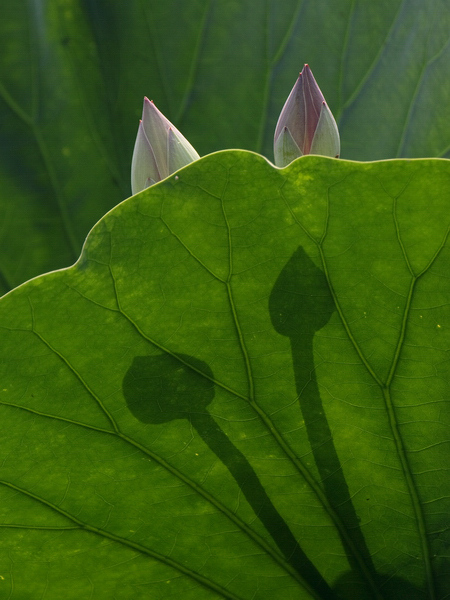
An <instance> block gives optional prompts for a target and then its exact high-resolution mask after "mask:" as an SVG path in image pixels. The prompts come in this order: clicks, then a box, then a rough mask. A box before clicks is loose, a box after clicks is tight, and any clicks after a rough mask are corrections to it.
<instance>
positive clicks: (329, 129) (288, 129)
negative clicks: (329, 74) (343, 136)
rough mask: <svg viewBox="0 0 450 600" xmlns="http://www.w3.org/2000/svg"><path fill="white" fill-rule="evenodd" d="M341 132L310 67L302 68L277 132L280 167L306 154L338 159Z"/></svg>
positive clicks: (276, 160)
mask: <svg viewBox="0 0 450 600" xmlns="http://www.w3.org/2000/svg"><path fill="white" fill-rule="evenodd" d="M339 152H340V141H339V131H338V128H337V125H336V121H335V120H334V117H333V115H332V114H331V111H330V109H329V108H328V104H327V103H326V102H325V98H324V97H323V94H322V92H321V91H320V88H319V86H318V85H317V83H316V80H315V79H314V76H313V74H312V72H311V69H310V68H309V66H308V65H305V66H304V67H303V70H302V72H301V73H300V75H299V77H298V79H297V81H296V83H295V85H294V87H293V88H292V91H291V93H290V94H289V97H288V99H287V100H286V103H285V105H284V106H283V110H282V111H281V114H280V117H279V119H278V123H277V126H276V129H275V137H274V154H275V164H276V166H277V167H285V166H287V165H288V164H289V163H290V162H292V161H293V160H294V159H296V158H298V157H299V156H303V155H304V154H321V155H323V156H333V157H335V158H338V157H339Z"/></svg>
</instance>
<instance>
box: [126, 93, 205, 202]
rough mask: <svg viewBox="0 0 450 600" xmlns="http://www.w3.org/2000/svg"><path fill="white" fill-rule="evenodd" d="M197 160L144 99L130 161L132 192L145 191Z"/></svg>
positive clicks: (184, 142) (162, 116)
mask: <svg viewBox="0 0 450 600" xmlns="http://www.w3.org/2000/svg"><path fill="white" fill-rule="evenodd" d="M198 158H200V155H199V154H198V153H197V152H196V151H195V150H194V148H193V147H192V146H191V144H190V143H189V142H188V141H187V139H186V138H185V137H184V136H183V135H182V134H181V133H180V132H179V131H178V129H177V128H176V127H175V126H174V125H172V123H171V122H170V121H169V120H168V119H166V117H165V116H164V115H163V114H162V112H161V111H159V110H158V109H157V108H156V106H155V105H154V104H153V102H150V100H149V99H148V98H144V108H143V111H142V121H140V123H139V129H138V134H137V138H136V143H135V145H134V152H133V159H132V161H131V191H132V193H133V194H137V193H138V192H140V191H142V190H145V188H147V187H149V186H150V185H153V184H154V183H157V182H158V181H161V180H162V179H165V178H166V177H168V176H169V175H170V174H171V173H174V172H175V171H178V169H181V167H184V166H186V165H188V164H189V163H191V162H193V161H194V160H197V159H198Z"/></svg>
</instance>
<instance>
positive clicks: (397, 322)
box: [0, 151, 450, 600]
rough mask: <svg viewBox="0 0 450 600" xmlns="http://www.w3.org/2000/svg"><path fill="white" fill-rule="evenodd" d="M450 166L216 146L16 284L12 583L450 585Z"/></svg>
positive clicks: (4, 568)
mask: <svg viewBox="0 0 450 600" xmlns="http://www.w3.org/2000/svg"><path fill="white" fill-rule="evenodd" d="M449 164H450V163H449V162H448V161H444V160H437V159H434V160H433V159H429V160H417V161H384V162H379V163H376V162H375V163H353V162H348V161H342V160H339V161H336V160H331V159H326V158H321V157H304V158H302V159H300V160H298V161H296V162H294V163H293V164H292V165H291V166H290V167H289V168H287V169H284V170H278V169H275V168H274V167H273V166H272V165H270V164H269V163H268V162H267V161H265V160H264V159H263V158H262V157H260V156H258V155H255V154H252V153H249V152H244V151H227V152H220V153H216V154H212V155H210V156H207V157H205V158H203V159H201V160H200V161H197V162H195V163H193V164H191V165H189V166H188V167H186V168H185V169H183V170H181V171H179V172H178V174H177V175H176V176H173V177H171V178H170V179H167V180H165V181H164V182H162V183H160V184H158V185H156V186H153V187H152V188H150V189H148V190H146V191H145V192H143V193H141V194H139V195H137V196H134V197H133V198H130V199H129V200H127V201H125V202H123V203H122V204H120V205H119V206H118V207H117V208H115V209H114V210H113V211H111V212H110V213H109V214H108V215H106V216H105V217H104V218H103V219H102V220H101V221H100V222H99V223H98V224H97V226H96V227H95V228H94V229H93V231H92V232H91V234H90V235H89V237H88V239H87V242H86V244H85V247H84V250H83V253H82V255H81V258H80V260H79V261H78V262H77V263H76V265H74V266H73V267H71V268H69V269H66V270H62V271H59V272H55V273H50V274H48V275H45V276H43V277H39V278H36V279H34V280H32V281H30V282H29V283H27V284H25V285H23V286H21V287H19V288H18V289H17V290H15V291H13V292H11V293H10V294H7V295H6V296H4V297H3V298H2V300H1V301H0V326H1V328H2V340H3V343H2V345H1V347H0V369H1V381H2V389H1V405H0V409H1V412H2V418H3V423H7V424H8V425H7V429H6V430H5V435H4V437H3V442H2V445H1V449H0V452H1V460H0V464H1V468H0V480H1V484H2V485H1V486H0V493H1V496H2V503H1V505H2V507H3V508H2V511H3V515H2V524H3V525H2V528H1V529H0V533H1V536H2V549H3V551H2V554H1V566H0V574H1V576H2V579H1V584H0V585H1V586H2V588H3V590H5V591H4V592H2V594H3V595H4V596H5V597H11V598H15V597H17V598H22V597H27V596H30V595H31V596H32V597H40V596H43V595H45V597H46V598H48V599H49V600H51V599H52V598H54V599H55V600H56V599H59V598H61V597H67V595H68V591H67V590H70V594H71V595H72V597H77V598H83V597H86V598H87V597H95V598H99V599H100V600H101V599H103V598H104V599H105V600H106V599H109V598H112V597H114V598H120V599H121V598H133V599H139V598H142V599H144V598H149V597H151V598H171V597H174V596H180V595H181V596H183V597H184V598H192V599H193V598H195V599H198V598H205V599H206V598H208V599H209V598H232V599H239V600H244V599H245V600H247V599H261V600H262V599H267V598H273V599H278V598H280V599H283V600H285V599H286V598H288V599H291V598H292V599H294V598H295V599H299V598H305V599H310V598H337V597H341V598H348V599H349V600H350V599H353V598H356V597H357V598H364V599H365V598H378V599H381V598H384V599H385V600H390V599H392V600H393V599H395V600H398V599H408V600H410V599H411V598H413V599H417V600H419V599H425V598H427V599H431V598H435V599H438V600H444V598H446V597H447V596H448V594H450V588H449V581H450V578H449V571H450V569H449V558H448V548H449V543H450V539H449V528H448V514H449V509H450V507H449V498H450V489H449V488H450V478H449V473H448V464H449V460H448V459H449V436H448V431H449V429H448V428H449V409H448V382H449V359H448V348H449V347H450V346H449V343H450V340H449V331H448V322H449V304H448V297H449V292H450V290H449V281H450V278H449V276H448V264H449V244H448V239H447V236H448V227H449V218H448V211H447V209H446V207H444V206H443V204H442V202H441V198H442V194H443V190H444V191H445V190H446V189H448V185H449V180H450V167H449ZM280 531H282V533H283V535H279V532H280ZM295 541H298V543H299V547H296V545H295Z"/></svg>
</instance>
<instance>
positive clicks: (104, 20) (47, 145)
mask: <svg viewBox="0 0 450 600" xmlns="http://www.w3.org/2000/svg"><path fill="white" fill-rule="evenodd" d="M449 35H450V5H449V3H448V1H447V0H403V1H402V0H377V2H369V1H368V0H339V2H335V1H334V0H314V1H310V0H307V1H294V0H284V1H283V2H278V1H277V0H271V1H269V0H265V1H260V0H239V1H238V0H226V1H218V0H189V1H185V0H165V1H164V2H161V1H159V0H158V1H156V0H127V2H124V1H118V0H95V1H93V0H92V1H89V0H84V1H83V0H47V1H45V0H35V1H32V0H29V1H26V0H17V1H13V0H5V1H4V2H2V3H1V5H0V55H1V64H0V123H1V128H0V249H1V252H0V289H1V290H3V291H7V290H9V289H11V288H12V287H14V286H16V285H18V284H19V283H21V282H22V281H24V280H26V279H28V278H30V277H32V276H35V275H37V274H39V273H42V272H45V271H48V270H50V269H54V268H59V267H62V266H67V265H69V264H72V263H73V262H74V261H75V259H76V258H77V257H78V254H79V252H80V249H81V246H82V243H83V241H84V239H85V237H86V235H87V233H88V231H89V229H90V228H91V227H92V226H93V225H94V223H95V222H96V221H97V220H98V219H99V218H100V217H101V216H102V215H103V214H104V213H105V212H106V211H107V210H109V209H110V208H112V207H113V206H114V205H116V204H117V203H118V202H120V201H121V200H123V199H124V198H126V197H127V196H129V194H130V183H129V179H130V177H129V171H130V161H131V154H132V150H133V144H134V139H135V135H136V131H137V126H138V120H139V117H140V113H141V107H142V100H143V97H144V96H145V95H147V96H149V97H150V98H151V99H153V100H154V101H155V103H156V104H157V106H158V107H159V108H160V109H161V110H162V111H163V112H164V114H165V115H166V116H167V117H168V118H169V119H170V120H172V121H173V122H174V124H175V125H176V126H177V127H179V128H180V129H181V130H182V132H183V133H184V134H185V135H186V137H187V138H188V139H189V140H190V142H191V143H192V144H193V145H194V146H195V147H196V149H197V150H198V152H199V153H200V154H201V155H204V154H207V153H210V152H214V151H216V150H222V149H225V148H243V149H249V150H253V151H256V152H259V153H262V154H264V155H265V156H267V157H268V158H269V159H272V136H273V131H274V127H275V124H276V120H277V117H278V114H279V112H280V110H281V108H282V106H283V103H284V101H285V99H286V97H287V95H288V93H289V91H290V89H291V88H292V86H293V84H294V82H295V79H296V77H297V74H298V72H299V71H300V70H301V68H302V66H303V64H304V63H306V62H307V63H309V64H310V66H311V68H312V70H313V72H314V75H315V77H316V79H317V81H318V83H319V85H320V87H321V88H322V90H323V93H324V94H325V97H326V98H327V101H328V103H329V105H330V107H331V109H332V111H333V113H334V115H335V116H336V119H337V121H338V124H339V128H340V131H341V138H342V157H343V158H347V159H353V160H364V161H365V160H377V159H385V158H394V157H426V156H431V157H448V156H449V153H450V125H449V123H450V83H449V82H450V45H449Z"/></svg>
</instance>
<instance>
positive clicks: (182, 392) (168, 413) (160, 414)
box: [123, 354, 336, 600]
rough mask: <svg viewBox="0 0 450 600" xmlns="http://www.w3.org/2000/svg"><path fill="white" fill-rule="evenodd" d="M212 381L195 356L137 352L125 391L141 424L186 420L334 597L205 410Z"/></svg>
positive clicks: (294, 560) (284, 544)
mask: <svg viewBox="0 0 450 600" xmlns="http://www.w3.org/2000/svg"><path fill="white" fill-rule="evenodd" d="M213 379H214V377H213V373H212V371H211V369H210V368H209V366H208V365H207V364H206V363H205V362H203V361H201V360H198V359H196V358H193V357H192V356H187V355H185V354H177V355H175V356H170V355H167V354H165V355H159V356H136V357H135V358H134V360H133V363H132V365H131V367H130V368H129V369H128V371H127V373H126V375H125V377H124V380H123V392H124V396H125V399H126V402H127V405H128V408H129V409H130V411H131V412H132V414H133V415H134V416H135V417H136V418H137V419H139V420H140V421H142V422H143V423H152V424H155V425H159V424H162V423H168V422H170V421H173V420H174V419H187V420H188V421H189V422H190V423H191V424H192V426H193V427H194V428H195V429H196V431H197V432H198V434H199V435H200V437H201V438H202V439H203V441H204V442H205V444H207V446H208V447H209V448H210V449H211V450H212V452H214V454H215V455H216V456H217V457H218V458H219V459H220V460H221V461H222V463H223V464H224V465H225V466H226V467H227V469H228V470H229V472H230V473H231V475H232V476H233V477H234V479H235V481H236V483H237V484H238V486H239V488H240V489H241V490H242V493H243V494H244V496H245V498H246V499H247V501H248V503H249V504H250V506H251V507H252V509H253V510H254V512H255V514H256V515H257V516H258V518H259V519H260V520H261V522H262V523H263V525H264V526H265V528H266V529H267V531H268V532H269V533H270V535H271V536H272V538H273V540H274V541H275V543H276V545H277V546H278V548H279V549H280V551H281V552H282V553H283V554H284V556H285V557H286V559H287V560H288V562H289V563H290V564H291V565H292V566H293V567H294V568H295V569H296V570H297V571H298V572H299V573H300V574H301V576H302V577H303V578H304V579H305V580H306V581H307V582H308V583H309V584H310V585H311V586H312V587H313V588H314V589H315V590H316V591H317V593H318V594H319V595H320V596H321V597H322V598H324V599H330V600H331V599H335V598H336V595H335V593H334V592H333V591H332V590H331V589H330V587H329V586H328V584H327V583H326V581H325V580H324V579H323V577H322V576H321V575H320V573H319V572H318V571H317V569H316V567H315V566H314V565H313V564H312V562H311V561H310V560H309V559H308V557H307V556H306V555H305V553H304V552H303V550H302V549H301V548H300V546H299V544H298V542H297V540H296V539H295V538H294V536H293V534H292V532H291V530H290V529H289V527H288V525H287V524H286V522H285V521H284V519H283V518H282V517H281V515H280V514H279V513H278V511H277V509H276V508H275V506H274V505H273V503H272V502H271V500H270V498H269V497H268V495H267V493H266V491H265V489H264V487H263V486H262V484H261V482H260V480H259V478H258V476H257V474H256V473H255V471H254V469H253V467H252V466H251V464H250V463H249V462H248V460H247V459H246V457H245V456H244V455H243V454H242V452H241V451H240V450H239V449H238V448H236V446H234V444H233V443H232V442H231V441H230V439H229V438H228V437H227V435H226V434H225V433H224V432H223V431H222V429H221V428H220V426H219V425H218V424H217V423H216V421H215V420H214V418H213V417H212V416H211V415H210V414H209V412H208V411H207V407H208V405H209V404H210V403H211V402H212V400H213V398H214V383H213Z"/></svg>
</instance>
